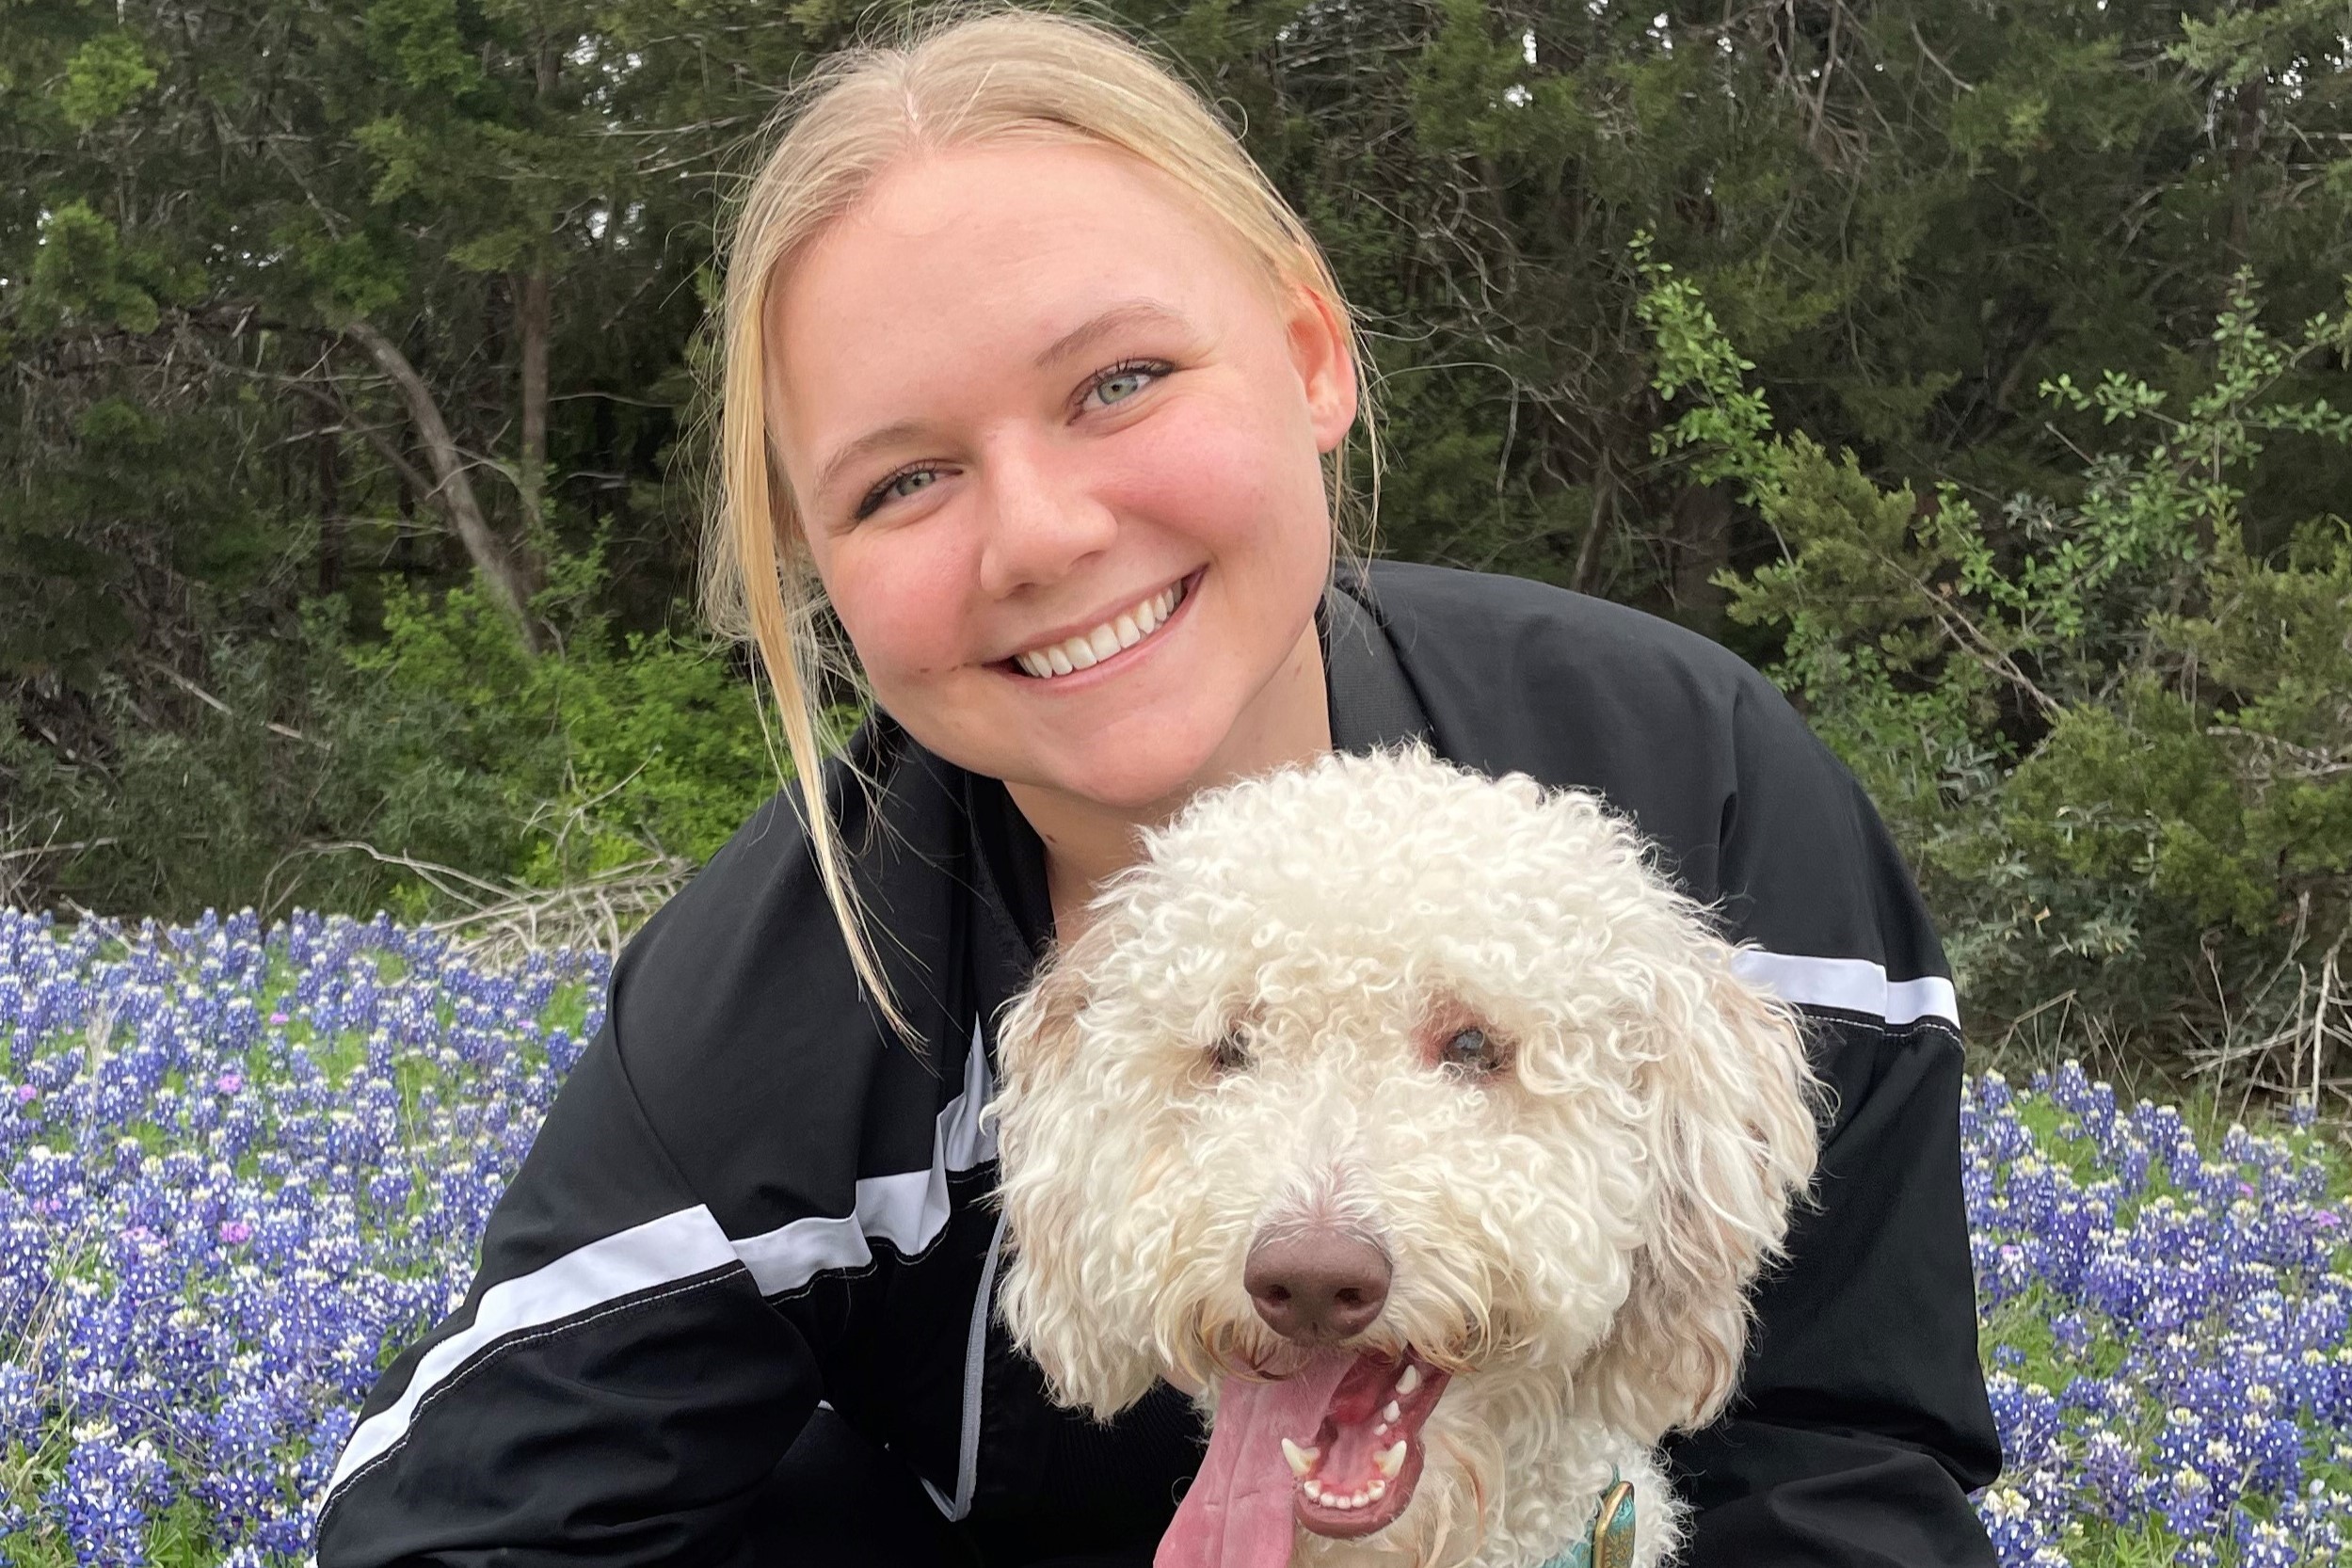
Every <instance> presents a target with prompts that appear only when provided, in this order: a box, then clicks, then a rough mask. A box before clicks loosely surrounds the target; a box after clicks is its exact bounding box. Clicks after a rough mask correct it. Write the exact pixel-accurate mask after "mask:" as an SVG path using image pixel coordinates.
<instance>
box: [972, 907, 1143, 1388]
mask: <svg viewBox="0 0 2352 1568" xmlns="http://www.w3.org/2000/svg"><path fill="white" fill-rule="evenodd" d="M1112 923H1113V922H1112V920H1109V919H1105V920H1096V922H1095V924H1094V925H1092V926H1091V927H1089V928H1088V929H1087V930H1086V931H1085V932H1084V933H1083V934H1082V935H1080V937H1079V938H1078V940H1077V941H1076V942H1074V943H1073V944H1071V946H1070V947H1069V948H1067V949H1065V950H1064V951H1063V952H1058V953H1056V954H1055V955H1054V956H1053V957H1052V958H1050V959H1049V960H1048V964H1047V968H1045V970H1044V972H1043V973H1042V974H1041V975H1040V977H1039V978H1038V980H1037V981H1036V983H1035V984H1032V986H1031V988H1030V989H1029V991H1028V992H1027V993H1026V994H1025V995H1023V996H1022V997H1021V998H1020V1000H1017V1001H1016V1002H1015V1003H1014V1005H1013V1006H1012V1008H1010V1009H1009V1010H1008V1011H1007V1012H1006V1014H1005V1016H1004V1020H1003V1023H1002V1025H1001V1026H1000V1029H999V1031H998V1035H997V1048H998V1058H999V1064H1000V1067H1001V1069H1002V1072H1003V1083H1002V1085H1001V1086H1000V1090H999V1093H998V1096H997V1099H996V1101H995V1102H994V1103H993V1104H992V1105H991V1106H990V1107H989V1112H988V1113H989V1114H990V1115H991V1116H993V1117H994V1118H995V1119H996V1123H997V1150H998V1175H999V1184H998V1196H999V1199H1000V1202H1001V1203H1002V1204H1003V1206H1004V1216H1005V1246H1006V1249H1007V1261H1006V1263H1005V1266H1004V1272H1003V1275H1002V1278H1001V1281H1000V1288H999V1296H998V1302H999V1309H1000V1311H1001V1312H1002V1313H1003V1316H1004V1320H1005V1323H1006V1325H1007V1326H1008V1327H1010V1328H1011V1329H1012V1331H1013V1336H1014V1338H1015V1339H1016V1341H1018V1342H1019V1344H1020V1346H1021V1348H1022V1349H1023V1350H1024V1351H1026V1352H1028V1353H1029V1354H1030V1356H1031V1357H1032V1359H1033V1360H1034V1361H1035V1362H1036V1363H1037V1365H1038V1368H1040V1369H1041V1370H1042V1371H1044V1373H1045V1374H1046V1380H1047V1383H1048V1385H1049V1386H1050V1388H1051V1389H1052V1392H1053V1396H1054V1399H1055V1400H1057V1401H1058V1402H1060V1403H1062V1404H1065V1405H1082V1406H1084V1407H1085V1408H1087V1409H1089V1410H1091V1411H1093V1412H1094V1413H1095V1414H1096V1416H1100V1417H1102V1418H1103V1419H1105V1420H1108V1419H1109V1418H1110V1417H1112V1416H1115V1415H1117V1414H1118V1413H1119V1412H1120V1411H1122V1410H1125V1409H1126V1408H1127V1407H1128V1405H1131V1404H1133V1403H1134V1402H1135V1401H1136V1400H1139V1399H1141V1398H1143V1396H1144V1391H1145V1390H1147V1389H1148V1388H1150V1386H1151V1384H1152V1380H1153V1378H1154V1377H1155V1376H1157V1375H1158V1374H1157V1372H1156V1370H1155V1368H1154V1366H1153V1364H1152V1363H1151V1362H1149V1361H1148V1360H1146V1359H1144V1356H1143V1355H1142V1353H1141V1352H1139V1351H1138V1349H1137V1348H1136V1346H1135V1341H1134V1336H1133V1335H1132V1334H1130V1333H1127V1332H1122V1331H1121V1330H1120V1328H1119V1327H1118V1325H1116V1324H1114V1323H1113V1322H1112V1320H1111V1319H1112V1314H1113V1313H1114V1312H1115V1311H1116V1310H1117V1309H1118V1307H1119V1306H1120V1305H1121V1301H1120V1297H1121V1296H1122V1294H1123V1292H1131V1291H1133V1290H1135V1289H1136V1288H1139V1287H1140V1286H1141V1283H1142V1282H1141V1281H1138V1280H1121V1281H1118V1282H1107V1281H1105V1280H1102V1279H1100V1278H1092V1277H1087V1274H1086V1272H1085V1270H1084V1261H1085V1260H1086V1259H1087V1258H1089V1257H1099V1256H1103V1255H1104V1253H1105V1251H1106V1249H1104V1248H1102V1247H1100V1246H1099V1245H1098V1244H1097V1239H1096V1237H1095V1236H1093V1235H1091V1234H1090V1233H1089V1229H1088V1227H1089V1226H1090V1225H1092V1226H1096V1227H1099V1226H1100V1225H1101V1224H1102V1223H1103V1217H1104V1214H1105V1206H1104V1205H1103V1204H1101V1202H1100V1201H1099V1198H1100V1193H1101V1192H1102V1190H1103V1185H1104V1183H1106V1182H1107V1181H1112V1180H1115V1179H1116V1173H1112V1172H1106V1171H1102V1170H1098V1169H1096V1167H1095V1165H1094V1164H1093V1163H1091V1160H1095V1159H1098V1158H1100V1157H1101V1156H1102V1154H1103V1153H1104V1152H1105V1151H1111V1150H1118V1151H1121V1152H1122V1153H1123V1154H1128V1153H1131V1152H1132V1151H1131V1149H1129V1148H1128V1145H1127V1144H1124V1143H1123V1142H1122V1141H1121V1140H1119V1139H1117V1138H1115V1137H1110V1136H1104V1135H1101V1134H1099V1133H1096V1132H1094V1131H1090V1130H1089V1124H1090V1123H1096V1122H1099V1121H1100V1120H1102V1119H1103V1118H1104V1117H1105V1116H1106V1115H1108V1114H1112V1113H1113V1112H1112V1108H1111V1107H1110V1106H1109V1105H1107V1104H1106V1103H1105V1099H1104V1096H1101V1095H1099V1094H1098V1093H1096V1092H1095V1091H1094V1090H1093V1089H1090V1087H1089V1085H1088V1083H1087V1081H1086V1080H1087V1078H1088V1075H1087V1074H1086V1073H1085V1072H1083V1071H1081V1067H1082V1065H1083V1064H1081V1061H1080V1040H1081V1038H1082V1035H1083V1032H1084V1017H1085V1013H1086V1009H1087V1006H1088V1003H1089V1001H1090V1000H1091V994H1092V984H1091V980H1090V977H1091V975H1092V974H1093V972H1094V971H1095V970H1096V968H1099V966H1100V961H1101V958H1102V956H1103V954H1104V953H1105V952H1107V951H1108V950H1109V948H1110V946H1111V940H1112V938H1111V927H1112ZM1090 1200H1093V1201H1090Z"/></svg>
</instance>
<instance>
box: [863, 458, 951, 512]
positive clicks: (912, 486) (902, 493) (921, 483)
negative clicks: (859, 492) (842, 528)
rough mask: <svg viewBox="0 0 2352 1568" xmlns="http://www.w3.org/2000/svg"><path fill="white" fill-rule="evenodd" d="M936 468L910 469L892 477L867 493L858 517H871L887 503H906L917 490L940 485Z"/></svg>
mask: <svg viewBox="0 0 2352 1568" xmlns="http://www.w3.org/2000/svg"><path fill="white" fill-rule="evenodd" d="M938 480H939V471H938V470H937V469H936V468H910V469H906V470H904V471H902V472H898V473H894V474H892V475H890V477H889V478H888V479H885V480H884V481H882V483H881V484H879V485H876V486H875V487H874V488H872V489H871V490H868V491H867V492H866V499H865V500H863V501H861V502H859V503H858V504H857V515H858V516H859V517H860V518H864V517H870V516H872V513H873V509H874V508H875V507H877V506H879V505H881V504H883V503H884V502H886V501H904V500H905V499H906V498H907V497H908V496H910V495H913V494H914V493H915V492H916V491H917V490H924V489H929V488H931V487H932V486H933V485H935V484H936V483H938Z"/></svg>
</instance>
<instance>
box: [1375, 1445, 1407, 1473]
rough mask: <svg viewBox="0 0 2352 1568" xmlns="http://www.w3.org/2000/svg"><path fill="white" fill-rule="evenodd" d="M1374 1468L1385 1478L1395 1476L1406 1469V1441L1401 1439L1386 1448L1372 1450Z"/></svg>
mask: <svg viewBox="0 0 2352 1568" xmlns="http://www.w3.org/2000/svg"><path fill="white" fill-rule="evenodd" d="M1372 1468H1373V1469H1375V1470H1378V1471H1379V1472H1380V1473H1381V1474H1382V1475H1384V1476H1394V1475H1395V1474H1396V1473H1397V1472H1398V1471H1400V1470H1401V1469H1403V1468H1404V1439H1403V1438H1401V1437H1400V1438H1398V1439H1397V1440H1396V1441H1395V1442H1394V1443H1392V1444H1390V1445H1389V1446H1388V1447H1387V1448H1375V1449H1373V1450H1372Z"/></svg>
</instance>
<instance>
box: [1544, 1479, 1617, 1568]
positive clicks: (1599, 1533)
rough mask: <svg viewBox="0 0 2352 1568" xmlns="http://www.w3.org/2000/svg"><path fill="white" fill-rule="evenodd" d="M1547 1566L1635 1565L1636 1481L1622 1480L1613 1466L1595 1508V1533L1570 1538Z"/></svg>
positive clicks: (1608, 1567)
mask: <svg viewBox="0 0 2352 1568" xmlns="http://www.w3.org/2000/svg"><path fill="white" fill-rule="evenodd" d="M1544 1568H1633V1482H1631V1481H1629V1480H1619V1479H1618V1475H1617V1471H1616V1470H1615V1469H1614V1468H1613V1467H1612V1468H1611V1469H1610V1470H1609V1472H1608V1486H1607V1487H1605V1488H1603V1490H1602V1492H1601V1500H1600V1503H1599V1505H1598V1506H1597V1507H1595V1508H1594V1509H1593V1511H1592V1534H1591V1535H1590V1536H1588V1537H1586V1538H1585V1539H1584V1540H1581V1541H1572V1542H1570V1543H1569V1544H1568V1549H1567V1550H1566V1551H1564V1552H1562V1553H1560V1555H1559V1556H1558V1557H1556V1558H1554V1559H1552V1560H1550V1561H1549V1562H1547V1563H1545V1564H1544Z"/></svg>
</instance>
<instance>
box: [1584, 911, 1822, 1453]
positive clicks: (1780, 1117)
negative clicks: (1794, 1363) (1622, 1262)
mask: <svg viewBox="0 0 2352 1568" xmlns="http://www.w3.org/2000/svg"><path fill="white" fill-rule="evenodd" d="M1691 957H1692V958H1693V960H1694V962H1695V964H1696V967H1697V968H1698V970H1699V972H1698V973H1697V974H1696V975H1688V976H1683V975H1677V976H1673V977H1671V979H1672V982H1692V981H1695V982H1696V984H1689V983H1682V984H1674V983H1669V984H1660V985H1659V986H1657V988H1656V999H1657V1003H1658V1005H1657V1006H1656V1010H1655V1013H1654V1015H1653V1020H1652V1021H1653V1024H1654V1027H1656V1029H1657V1030H1658V1031H1659V1033H1658V1035H1657V1037H1656V1042H1655V1049H1654V1050H1652V1051H1647V1052H1644V1053H1643V1054H1644V1055H1645V1056H1647V1057H1648V1058H1649V1060H1648V1061H1646V1062H1645V1063H1644V1064H1643V1065H1642V1068H1641V1076H1642V1077H1643V1078H1646V1079H1647V1080H1648V1081H1647V1082H1646V1083H1645V1084H1644V1085H1643V1087H1644V1089H1645V1090H1646V1093H1645V1094H1644V1095H1643V1096H1642V1098H1643V1099H1644V1100H1645V1101H1646V1102H1647V1103H1648V1105H1649V1107H1650V1112H1649V1117H1648V1121H1647V1125H1646V1126H1645V1128H1644V1129H1643V1150H1642V1152H1643V1155H1644V1157H1645V1158H1646V1159H1647V1160H1648V1161H1649V1163H1650V1167H1651V1169H1652V1171H1653V1172H1654V1173H1655V1174H1656V1188H1655V1192H1656V1196H1655V1198H1654V1200H1653V1202H1652V1204H1651V1207H1650V1212H1649V1220H1648V1224H1647V1225H1646V1226H1645V1227H1644V1232H1645V1233H1644V1236H1643V1239H1642V1242H1641V1245H1640V1249H1639V1250H1638V1252H1637V1253H1636V1255H1635V1256H1634V1260H1633V1286H1632V1291H1631V1293H1630V1294H1629V1295H1628V1296H1627V1298H1626V1300H1625V1304H1624V1307H1623V1308H1622V1309H1621V1310H1620V1312H1619V1314H1618V1318H1617V1321H1616V1323H1615V1325H1614V1326H1613V1328H1612V1329H1611V1332H1610V1336H1609V1338H1608V1342H1607V1343H1606V1344H1605V1345H1604V1346H1603V1348H1602V1350H1601V1352H1600V1353H1599V1355H1598V1356H1597V1357H1596V1358H1595V1361H1594V1363H1593V1366H1592V1372H1591V1375H1592V1378H1593V1387H1594V1388H1595V1390H1596V1392H1597V1393H1598V1394H1599V1396H1600V1398H1601V1400H1602V1401H1603V1405H1604V1408H1605V1409H1606V1410H1607V1411H1608V1415H1609V1417H1610V1419H1611V1420H1612V1421H1613V1422H1614V1423H1615V1424H1617V1425H1619V1426H1620V1427H1621V1428H1622V1429H1623V1430H1625V1431H1627V1432H1634V1433H1636V1434H1638V1435H1639V1436H1640V1439H1641V1440H1642V1441H1645V1442H1655V1441H1656V1439H1657V1438H1658V1437H1659V1436H1661V1435H1663V1434H1664V1433H1665V1432H1667V1431H1669V1430H1671V1429H1673V1428H1686V1429H1688V1428H1695V1427H1699V1426H1703V1425H1704V1424H1705V1423H1706V1422H1708V1421H1710V1420H1712V1419H1713V1418H1714V1417H1715V1416H1716V1414H1717V1413H1718V1412H1720V1410H1721V1409H1722V1407H1723V1404H1724V1401H1725V1400H1728V1399H1729V1398H1730V1397H1731V1393H1732V1389H1733V1386H1734V1384H1736V1382H1737V1380H1738V1376H1739V1368H1740V1363H1741V1359H1742V1357H1743V1355H1744V1353H1745V1352H1746V1348H1747V1339H1748V1317H1749V1304H1748V1288H1749V1286H1750V1285H1751V1284H1752V1282H1753V1280H1754V1278H1755V1275H1756V1272H1757V1271H1758V1269H1759V1268H1760V1267H1762V1265H1763V1264H1764V1263H1766V1262H1767V1261H1768V1260H1769V1259H1771V1258H1773V1257H1775V1256H1778V1255H1779V1253H1780V1251H1781V1247H1782V1243H1783V1241H1784V1239H1785V1237H1786V1235H1787V1229H1788V1216H1789V1208H1790V1205H1791V1204H1792V1203H1793V1202H1796V1201H1800V1199H1801V1198H1802V1197H1803V1195H1804V1193H1805V1191H1806V1188H1807V1186H1808V1184H1809V1183H1810V1181H1811V1179H1812V1176H1813V1170H1814V1164H1815V1160H1816V1158H1817V1156H1818V1152H1819V1151H1818V1143H1819V1133H1818V1130H1817V1125H1816V1119H1815V1105H1816V1099H1817V1098H1818V1096H1819V1084H1818V1080H1816V1078H1815V1077H1814V1074H1813V1070H1812V1067H1811V1065H1810V1064H1809V1063H1808V1062H1807V1060H1806V1054H1805V1047H1804V1039H1803V1035H1802V1033H1801V1032H1800V1029H1799V1024H1798V1016H1797V1014H1796V1012H1795V1010H1794V1009H1793V1008H1790V1007H1788V1006H1786V1005H1785V1004H1784V1003H1782V1002H1780V1001H1778V1000H1774V999H1772V998H1770V997H1769V996H1768V995H1767V994H1765V993H1763V992H1761V991H1758V990H1756V989H1755V988H1753V987H1752V986H1750V985H1749V984H1746V983H1745V982H1743V981H1741V980H1739V979H1738V978H1737V977H1736V976H1735V975H1734V974H1733V973H1732V972H1731V969H1730V966H1729V963H1728V958H1729V952H1728V950H1726V949H1724V948H1722V947H1721V946H1720V945H1719V944H1716V943H1714V942H1712V941H1711V940H1710V941H1706V942H1703V943H1700V944H1696V947H1695V949H1694V951H1693V952H1692V953H1691Z"/></svg>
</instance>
